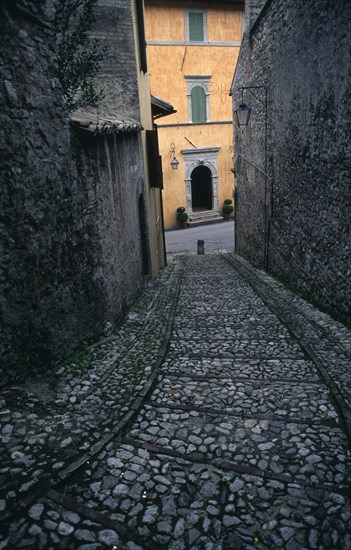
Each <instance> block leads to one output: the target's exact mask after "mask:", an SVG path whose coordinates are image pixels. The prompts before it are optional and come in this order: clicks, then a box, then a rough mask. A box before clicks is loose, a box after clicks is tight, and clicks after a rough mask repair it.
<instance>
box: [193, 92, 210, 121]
mask: <svg viewBox="0 0 351 550" xmlns="http://www.w3.org/2000/svg"><path fill="white" fill-rule="evenodd" d="M191 120H192V122H206V120H207V116H206V94H205V90H204V89H203V87H202V86H194V87H193V89H192V90H191Z"/></svg>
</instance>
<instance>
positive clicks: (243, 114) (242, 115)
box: [234, 103, 252, 128]
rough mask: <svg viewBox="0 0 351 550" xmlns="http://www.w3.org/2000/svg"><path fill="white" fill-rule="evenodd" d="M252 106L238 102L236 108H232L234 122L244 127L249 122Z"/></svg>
mask: <svg viewBox="0 0 351 550" xmlns="http://www.w3.org/2000/svg"><path fill="white" fill-rule="evenodd" d="M251 111H252V108H251V107H249V106H248V105H246V103H240V105H239V107H238V108H237V109H234V113H235V117H236V123H237V125H238V126H239V128H246V126H247V125H248V123H249V120H250V116H251Z"/></svg>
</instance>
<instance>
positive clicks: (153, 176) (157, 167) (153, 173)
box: [146, 130, 163, 189]
mask: <svg viewBox="0 0 351 550" xmlns="http://www.w3.org/2000/svg"><path fill="white" fill-rule="evenodd" d="M146 147H147V157H148V158H147V160H148V165H149V183H150V187H158V188H159V189H163V175H162V159H161V156H160V152H159V146H158V136H157V130H146Z"/></svg>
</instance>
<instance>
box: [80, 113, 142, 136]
mask: <svg viewBox="0 0 351 550" xmlns="http://www.w3.org/2000/svg"><path fill="white" fill-rule="evenodd" d="M70 122H71V124H72V125H73V126H74V127H76V128H78V129H79V130H81V131H83V132H87V133H90V134H92V135H94V136H96V135H100V134H119V133H122V132H140V130H142V126H141V124H140V122H138V121H136V120H133V119H126V118H123V117H119V116H117V115H104V116H102V115H98V114H94V113H81V112H76V113H72V114H71V115H70Z"/></svg>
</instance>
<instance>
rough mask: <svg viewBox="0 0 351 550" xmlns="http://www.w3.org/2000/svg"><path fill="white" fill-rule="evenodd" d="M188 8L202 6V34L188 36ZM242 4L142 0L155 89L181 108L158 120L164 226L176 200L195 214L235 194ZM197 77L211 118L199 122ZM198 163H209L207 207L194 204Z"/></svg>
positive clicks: (172, 219)
mask: <svg viewBox="0 0 351 550" xmlns="http://www.w3.org/2000/svg"><path fill="white" fill-rule="evenodd" d="M191 10H194V11H200V12H201V13H202V14H203V15H202V17H203V20H204V39H203V41H201V42H191V41H190V40H189V36H188V20H187V18H188V14H189V11H191ZM242 12H243V5H242V3H237V2H232V3H230V2H228V3H225V4H221V3H214V2H196V3H193V2H188V1H186V0H185V1H173V2H166V1H163V0H145V26H146V38H147V53H148V72H149V75H150V80H151V92H152V94H154V95H155V96H158V97H160V98H162V99H164V100H166V101H168V102H169V103H171V104H172V105H173V107H174V109H176V111H177V112H176V113H175V114H173V115H170V116H168V117H167V118H164V119H162V121H161V120H160V121H159V123H158V124H157V126H158V135H159V145H160V154H161V155H162V169H163V180H164V192H163V205H164V220H165V228H166V229H170V228H174V227H176V226H177V225H178V223H179V222H177V218H176V210H177V207H179V206H184V207H185V208H186V210H187V212H188V214H189V221H191V220H196V215H198V214H199V211H204V210H208V213H211V211H212V213H213V214H215V213H216V212H217V213H218V214H219V215H221V211H222V206H223V201H224V200H225V199H228V198H233V190H234V177H233V173H232V172H231V168H232V167H233V147H232V111H231V98H230V97H229V93H230V86H231V81H232V78H233V74H234V70H235V67H236V63H237V59H238V54H239V48H240V43H241V37H242ZM197 81H199V82H202V86H203V88H204V90H205V91H206V121H205V122H200V123H196V122H192V114H191V89H192V85H196V83H197ZM172 149H174V153H172V152H171V150H172ZM196 149H199V150H200V151H199V152H198V153H197V152H196V151H195V150H196ZM174 156H175V157H176V158H177V160H178V161H179V166H178V169H177V170H172V168H171V160H172V159H173V157H174ZM198 166H208V168H209V173H210V172H211V186H212V188H211V199H210V201H211V204H207V207H206V208H201V207H200V208H193V206H194V204H195V202H194V200H193V199H194V195H193V193H194V190H193V187H192V185H193V183H192V182H193V173H194V172H193V170H194V169H195V168H196V167H198ZM200 184H201V182H200ZM196 206H197V205H196Z"/></svg>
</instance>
